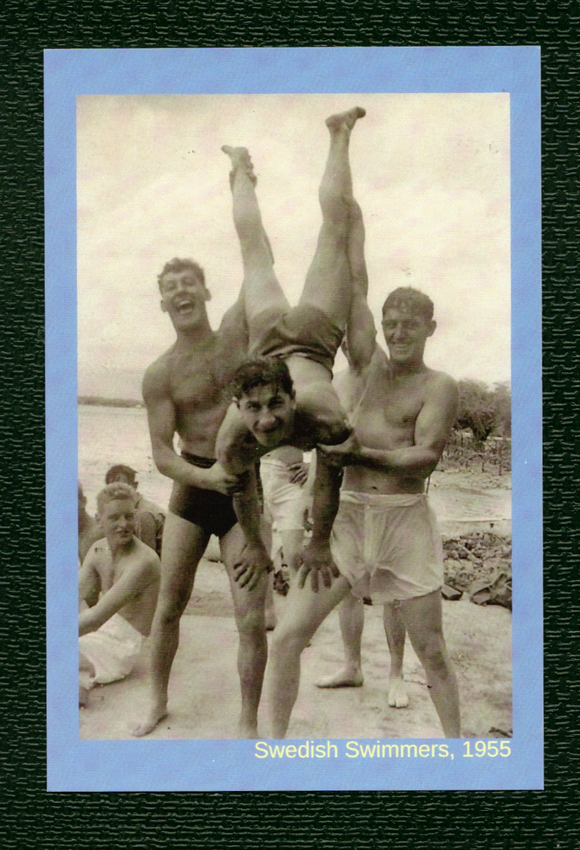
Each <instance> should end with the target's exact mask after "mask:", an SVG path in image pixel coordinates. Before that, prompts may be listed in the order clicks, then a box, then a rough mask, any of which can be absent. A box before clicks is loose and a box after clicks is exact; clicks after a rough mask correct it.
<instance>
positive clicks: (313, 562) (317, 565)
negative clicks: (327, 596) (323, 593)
mask: <svg viewBox="0 0 580 850" xmlns="http://www.w3.org/2000/svg"><path fill="white" fill-rule="evenodd" d="M308 573H310V583H311V586H312V590H313V591H314V593H316V592H317V591H318V587H319V581H318V574H319V573H320V575H321V576H322V584H323V585H324V587H330V586H331V584H332V579H333V578H338V577H339V575H340V573H339V571H338V567H337V566H336V564H335V563H334V561H333V560H332V554H331V552H330V546H329V545H325V546H319V545H316V546H313V545H312V543H309V544H308V546H307V547H306V548H305V549H304V552H303V553H302V566H301V567H300V569H299V570H298V587H304V585H305V583H306V578H307V576H308Z"/></svg>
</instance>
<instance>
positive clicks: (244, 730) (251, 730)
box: [238, 721, 258, 740]
mask: <svg viewBox="0 0 580 850" xmlns="http://www.w3.org/2000/svg"><path fill="white" fill-rule="evenodd" d="M257 737H258V727H257V726H254V725H250V724H249V723H242V721H240V723H239V726H238V738H243V739H246V740H254V739H255V738H257Z"/></svg>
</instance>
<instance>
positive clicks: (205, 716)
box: [79, 470, 512, 739]
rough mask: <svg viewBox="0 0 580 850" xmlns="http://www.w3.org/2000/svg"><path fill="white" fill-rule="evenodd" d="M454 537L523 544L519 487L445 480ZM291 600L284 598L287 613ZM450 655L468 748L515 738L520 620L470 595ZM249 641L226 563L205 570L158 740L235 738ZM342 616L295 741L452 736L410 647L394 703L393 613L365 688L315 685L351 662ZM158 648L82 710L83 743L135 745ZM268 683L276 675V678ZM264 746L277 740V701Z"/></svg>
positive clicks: (300, 712)
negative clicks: (273, 729) (242, 649)
mask: <svg viewBox="0 0 580 850" xmlns="http://www.w3.org/2000/svg"><path fill="white" fill-rule="evenodd" d="M429 496H430V499H431V502H432V504H433V506H434V508H435V510H436V512H437V514H438V516H439V517H440V526H441V531H442V534H443V536H444V538H446V537H447V538H448V537H453V536H456V535H466V534H470V533H474V532H485V531H491V532H494V533H496V534H501V535H506V536H507V535H510V534H511V490H510V476H509V475H505V476H502V477H498V476H496V475H490V474H486V473H480V472H477V471H473V470H471V471H466V470H461V471H457V472H454V471H451V470H448V471H446V472H436V473H434V475H433V476H432V479H431V485H430V490H429ZM286 604H287V601H286V599H285V598H284V597H282V596H280V595H278V594H275V605H276V609H277V612H278V614H281V613H282V611H283V608H284V606H285V605H286ZM443 618H444V629H445V636H446V640H447V646H448V649H449V652H450V655H451V658H452V661H453V664H454V665H455V669H456V672H457V675H458V681H459V689H460V696H461V710H462V727H463V734H464V735H465V736H466V737H490V738H493V737H496V738H497V737H501V736H502V734H506V735H508V734H511V729H512V654H511V612H510V611H509V610H507V609H506V608H503V607H499V606H496V605H487V606H479V605H475V604H474V603H472V602H470V601H469V598H468V595H467V594H465V593H464V595H463V597H462V599H461V600H459V601H454V602H451V601H446V600H444V601H443ZM236 652H237V632H236V627H235V622H234V619H233V610H232V602H231V596H230V592H229V585H228V579H227V576H226V573H225V570H224V568H223V566H222V565H221V564H220V563H219V562H215V561H210V560H207V559H203V560H202V562H201V563H200V565H199V569H198V573H197V577H196V582H195V587H194V590H193V594H192V597H191V600H190V602H189V605H188V607H187V609H186V613H185V615H184V616H183V617H182V621H181V635H180V645H179V649H178V652H177V655H176V657H175V662H174V665H173V669H172V674H171V681H170V691H169V697H170V713H169V715H168V716H167V718H165V719H164V720H163V721H162V722H161V723H160V724H159V725H158V727H157V728H156V729H155V730H154V732H152V733H151V735H150V737H151V738H157V739H168V738H176V739H179V738H182V739H185V738H192V739H193V738H197V739H226V738H232V737H234V732H235V728H236V722H237V717H238V713H239V705H240V696H239V682H238V676H237V670H236ZM342 657H343V656H342V643H341V639H340V632H339V625H338V615H337V612H336V611H333V612H332V613H331V614H330V616H329V617H328V618H327V620H326V621H325V622H324V623H323V624H322V626H321V627H320V629H319V630H318V632H317V633H316V635H315V636H314V639H313V641H312V644H311V646H310V647H308V648H307V649H306V650H305V651H304V653H303V656H302V678H301V686H300V693H299V696H298V701H297V703H296V706H295V709H294V712H293V715H292V720H291V724H290V728H289V730H288V737H290V738H434V737H440V736H441V729H440V726H439V722H438V719H437V715H436V713H435V709H434V708H433V705H432V703H431V700H430V698H429V695H428V691H427V687H426V683H425V677H424V673H423V669H422V667H421V665H420V664H419V662H418V660H417V657H416V655H415V653H414V652H413V649H412V647H411V645H410V642H409V641H408V640H407V643H406V646H405V664H404V671H403V672H404V677H405V680H406V682H407V688H408V692H409V696H410V704H409V707H408V708H405V709H395V708H390V707H389V706H388V704H387V676H388V669H389V667H388V665H389V660H388V650H387V645H386V640H385V634H384V631H383V625H382V606H372V607H370V606H365V630H364V635H363V672H364V676H365V681H364V685H363V686H362V687H361V688H348V689H338V690H321V689H319V688H317V687H316V685H315V683H316V681H317V680H319V679H320V678H322V677H324V676H326V675H328V674H329V673H332V672H333V671H334V670H335V669H337V668H338V667H339V666H340V664H341V661H342ZM147 666H148V647H147V646H146V647H145V648H144V651H143V654H142V657H141V659H140V662H139V665H138V667H137V669H136V670H135V671H134V672H133V674H132V675H131V676H130V677H128V678H127V679H125V680H124V681H122V682H117V683H113V684H110V685H106V686H102V687H96V688H95V689H94V690H93V691H92V693H91V695H90V702H89V706H88V707H87V708H85V709H81V710H80V728H79V732H80V737H81V739H125V738H128V737H130V733H129V726H130V724H131V722H132V721H134V720H135V719H136V718H137V717H138V714H139V709H140V707H141V706H143V705H144V704H145V703H146V700H147V693H148V682H147ZM266 676H267V673H266ZM259 731H260V735H263V736H264V737H266V736H267V734H268V732H267V719H266V706H265V699H263V700H262V705H261V709H260V723H259Z"/></svg>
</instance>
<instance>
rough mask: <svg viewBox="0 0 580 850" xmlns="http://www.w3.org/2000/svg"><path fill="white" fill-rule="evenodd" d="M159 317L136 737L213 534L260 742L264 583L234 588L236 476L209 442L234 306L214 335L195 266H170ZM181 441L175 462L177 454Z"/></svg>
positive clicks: (220, 406)
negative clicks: (145, 632) (153, 483)
mask: <svg viewBox="0 0 580 850" xmlns="http://www.w3.org/2000/svg"><path fill="white" fill-rule="evenodd" d="M159 289H160V293H161V310H162V311H163V312H164V313H167V314H168V315H169V318H170V319H171V322H172V324H173V327H174V329H175V332H176V335H177V340H176V342H175V343H174V344H173V346H172V347H171V348H170V349H169V350H168V351H167V352H166V353H165V354H163V355H162V356H161V357H160V358H159V359H158V360H156V361H155V362H154V363H153V364H152V365H151V366H150V367H149V368H148V370H147V372H146V373H145V378H144V380H143V398H144V399H145V404H146V407H147V416H148V420H149V431H150V434H151V445H152V450H153V459H154V460H155V464H156V466H157V468H158V469H159V471H160V472H161V473H163V474H164V475H167V476H168V477H169V478H172V479H173V481H174V485H173V492H172V495H171V500H170V502H169V509H168V513H167V518H166V520H165V528H164V532H163V546H162V555H161V587H160V590H159V601H158V604H157V610H156V612H155V619H154V621H153V627H152V631H151V699H150V704H149V706H148V708H147V710H146V711H145V715H144V718H143V720H142V721H141V722H140V723H139V724H138V725H135V726H133V728H132V730H131V731H132V732H133V734H134V735H137V736H142V735H147V734H148V733H149V732H151V730H152V729H154V728H155V726H156V725H157V724H158V723H159V721H160V720H161V719H162V718H163V717H165V716H166V714H167V692H168V684H169V674H170V671H171V665H172V663H173V659H174V657H175V653H176V651H177V646H178V642H179V621H180V618H181V615H182V613H183V611H184V610H185V606H186V605H187V602H188V600H189V597H190V596H191V591H192V589H193V582H194V578H195V573H196V570H197V565H198V563H199V561H200V559H201V557H202V555H203V553H204V551H205V549H206V546H207V544H208V540H209V538H210V535H211V534H215V535H216V536H217V537H218V538H219V540H220V549H221V558H222V562H223V564H224V566H225V567H226V570H227V573H228V576H229V579H230V586H231V590H232V596H233V602H234V612H235V617H236V625H237V628H238V633H239V648H238V671H239V675H240V685H241V696H242V707H241V715H240V720H239V726H238V735H239V736H240V737H248V738H249V737H254V736H255V735H256V734H257V713H258V703H259V700H260V694H261V689H262V681H263V677H264V668H265V665H266V655H267V642H266V630H265V623H264V594H265V590H266V578H265V576H263V577H260V579H259V580H258V581H257V582H256V583H255V584H254V585H253V586H252V588H251V589H249V588H246V587H241V586H240V585H239V584H237V583H236V582H235V581H234V580H233V567H234V563H235V562H236V561H237V560H238V559H239V555H240V552H241V550H242V548H243V545H244V539H243V534H242V532H241V529H240V528H239V526H238V525H237V524H236V523H237V520H236V515H235V512H234V508H233V505H232V494H233V493H234V492H235V491H236V489H237V488H238V487H239V486H240V485H239V480H238V478H237V477H236V475H232V474H230V473H228V472H225V470H224V469H223V467H222V466H220V464H219V463H217V462H216V461H215V439H216V435H217V432H218V429H219V427H220V425H221V422H222V420H223V418H224V415H225V412H226V410H227V407H228V404H229V401H230V399H229V398H228V397H227V396H226V395H225V394H224V388H225V387H226V385H227V384H228V382H229V381H230V379H231V376H232V373H233V372H234V370H235V369H236V367H237V366H238V365H239V364H240V362H241V361H242V360H243V358H244V356H245V354H246V350H247V329H246V326H245V321H244V311H243V305H242V302H241V300H238V302H236V304H235V305H234V307H233V308H231V310H229V311H228V313H226V315H225V316H224V319H223V321H222V323H221V325H220V328H219V330H218V331H217V332H215V331H213V330H212V329H211V326H210V324H209V319H208V316H207V310H206V302H207V301H208V300H209V299H210V297H211V296H210V292H209V290H208V289H207V287H206V285H205V277H204V273H203V271H202V269H201V268H200V267H199V266H198V264H197V263H194V262H193V261H192V260H177V259H176V260H172V261H171V262H169V263H167V264H166V265H165V267H164V268H163V271H162V272H161V274H160V275H159ZM176 433H177V434H178V435H179V437H180V447H181V454H177V452H176V451H175V448H174V438H175V434H176Z"/></svg>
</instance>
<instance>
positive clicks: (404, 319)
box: [383, 307, 437, 365]
mask: <svg viewBox="0 0 580 850" xmlns="http://www.w3.org/2000/svg"><path fill="white" fill-rule="evenodd" d="M436 327H437V325H436V322H434V321H433V320H430V321H429V320H427V319H426V318H425V317H424V316H423V315H421V313H413V312H410V311H407V310H400V309H399V308H398V307H389V308H388V309H387V310H385V312H384V313H383V333H384V335H385V342H386V343H387V348H388V349H389V356H390V358H391V360H392V361H393V363H395V364H400V365H420V364H421V363H422V362H423V352H424V350H425V343H426V342H427V339H428V338H429V337H430V336H432V334H433V333H434V331H435V328H436Z"/></svg>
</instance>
